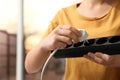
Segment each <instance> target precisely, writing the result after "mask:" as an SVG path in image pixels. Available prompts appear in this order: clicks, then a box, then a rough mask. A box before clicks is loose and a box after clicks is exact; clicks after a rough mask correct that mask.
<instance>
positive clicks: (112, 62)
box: [84, 52, 120, 67]
mask: <svg viewBox="0 0 120 80" xmlns="http://www.w3.org/2000/svg"><path fill="white" fill-rule="evenodd" d="M84 57H85V58H87V59H89V60H91V61H93V62H96V63H98V64H102V65H104V66H108V67H120V55H107V54H104V53H101V52H96V53H92V52H88V54H86V55H84Z"/></svg>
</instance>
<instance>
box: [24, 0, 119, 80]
mask: <svg viewBox="0 0 120 80" xmlns="http://www.w3.org/2000/svg"><path fill="white" fill-rule="evenodd" d="M119 4H120V1H119V0H84V1H82V2H81V3H78V4H74V5H71V6H68V7H66V8H63V9H61V10H60V11H58V13H57V14H56V15H55V17H54V19H53V20H52V21H51V23H50V25H49V28H48V30H47V31H46V33H45V37H44V38H43V40H42V41H41V42H40V43H39V44H38V46H36V48H34V49H32V50H31V51H30V52H29V53H28V54H27V56H26V60H25V67H26V70H27V71H28V72H29V73H35V72H38V71H40V69H41V67H42V64H43V63H44V61H45V60H46V59H47V58H48V56H49V55H50V52H51V50H54V49H56V48H60V47H61V48H65V47H66V46H67V45H70V44H72V42H74V43H78V42H79V37H81V33H80V32H79V31H78V29H85V30H86V31H87V32H88V34H89V36H88V39H91V38H98V37H105V36H114V35H120V22H119V21H120V5H119ZM119 67H120V55H113V56H110V55H107V54H105V53H101V52H96V53H92V52H88V53H86V55H84V57H80V58H68V59H66V68H65V76H64V80H120V70H119Z"/></svg>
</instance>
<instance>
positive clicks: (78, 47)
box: [53, 35, 120, 58]
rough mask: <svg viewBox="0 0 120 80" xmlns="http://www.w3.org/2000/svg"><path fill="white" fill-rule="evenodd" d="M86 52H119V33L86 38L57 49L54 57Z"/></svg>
mask: <svg viewBox="0 0 120 80" xmlns="http://www.w3.org/2000/svg"><path fill="white" fill-rule="evenodd" d="M87 52H103V53H106V54H109V55H114V54H120V35H118V36H108V37H100V38H95V39H88V40H87V41H82V42H79V43H77V44H72V45H68V46H67V47H66V48H64V49H58V50H57V51H56V53H55V54H54V55H53V56H54V57H55V58H72V57H82V56H83V55H84V54H86V53H87Z"/></svg>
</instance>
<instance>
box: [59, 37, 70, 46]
mask: <svg viewBox="0 0 120 80" xmlns="http://www.w3.org/2000/svg"><path fill="white" fill-rule="evenodd" d="M58 41H60V42H64V43H66V44H68V45H71V44H72V39H71V38H69V37H66V36H58Z"/></svg>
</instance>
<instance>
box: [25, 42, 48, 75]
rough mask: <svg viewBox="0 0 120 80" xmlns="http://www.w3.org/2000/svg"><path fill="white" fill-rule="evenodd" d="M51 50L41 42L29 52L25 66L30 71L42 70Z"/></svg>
mask: <svg viewBox="0 0 120 80" xmlns="http://www.w3.org/2000/svg"><path fill="white" fill-rule="evenodd" d="M49 54H50V51H47V50H45V48H43V47H42V45H41V44H39V45H38V46H37V47H36V48H34V49H33V50H31V51H30V52H29V53H27V56H26V60H25V68H26V71H27V72H28V73H35V72H38V71H40V69H41V67H42V65H43V63H44V61H45V60H46V58H47V57H48V56H49Z"/></svg>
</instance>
